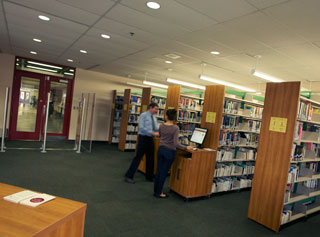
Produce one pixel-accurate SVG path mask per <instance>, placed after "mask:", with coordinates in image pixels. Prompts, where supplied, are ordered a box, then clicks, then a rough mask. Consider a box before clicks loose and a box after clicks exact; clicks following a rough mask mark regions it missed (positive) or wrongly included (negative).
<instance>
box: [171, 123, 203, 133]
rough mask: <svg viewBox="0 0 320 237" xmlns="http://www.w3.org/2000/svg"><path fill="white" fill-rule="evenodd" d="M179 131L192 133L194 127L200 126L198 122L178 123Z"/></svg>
mask: <svg viewBox="0 0 320 237" xmlns="http://www.w3.org/2000/svg"><path fill="white" fill-rule="evenodd" d="M177 126H178V127H179V133H180V134H181V136H183V135H192V133H193V131H194V129H195V128H198V127H200V125H199V124H188V123H178V124H177Z"/></svg>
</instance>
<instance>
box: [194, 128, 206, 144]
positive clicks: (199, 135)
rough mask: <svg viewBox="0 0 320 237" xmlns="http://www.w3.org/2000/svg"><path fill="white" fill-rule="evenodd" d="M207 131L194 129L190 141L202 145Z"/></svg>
mask: <svg viewBox="0 0 320 237" xmlns="http://www.w3.org/2000/svg"><path fill="white" fill-rule="evenodd" d="M207 131H208V130H207V129H205V128H195V129H194V131H193V134H192V136H191V139H190V141H191V142H194V143H197V144H200V145H202V143H203V141H204V138H205V136H206V134H207Z"/></svg>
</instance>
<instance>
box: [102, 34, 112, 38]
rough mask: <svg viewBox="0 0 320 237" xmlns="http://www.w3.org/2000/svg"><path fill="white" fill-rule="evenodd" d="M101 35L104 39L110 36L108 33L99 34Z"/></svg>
mask: <svg viewBox="0 0 320 237" xmlns="http://www.w3.org/2000/svg"><path fill="white" fill-rule="evenodd" d="M101 37H102V38H105V39H110V38H111V36H110V35H106V34H101Z"/></svg>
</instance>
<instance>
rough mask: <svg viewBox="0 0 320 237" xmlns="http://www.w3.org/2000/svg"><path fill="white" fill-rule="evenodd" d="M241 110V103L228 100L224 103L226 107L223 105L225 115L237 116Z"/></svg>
mask: <svg viewBox="0 0 320 237" xmlns="http://www.w3.org/2000/svg"><path fill="white" fill-rule="evenodd" d="M240 108H241V102H238V101H232V100H227V99H226V100H225V101H224V105H223V112H224V113H232V114H237V113H238V110H239V109H240Z"/></svg>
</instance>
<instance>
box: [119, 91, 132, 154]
mask: <svg viewBox="0 0 320 237" xmlns="http://www.w3.org/2000/svg"><path fill="white" fill-rule="evenodd" d="M130 100H131V89H125V90H124V97H123V109H122V115H121V123H120V138H119V145H118V149H119V150H120V151H124V150H125V147H126V139H127V128H128V121H129V111H130Z"/></svg>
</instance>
